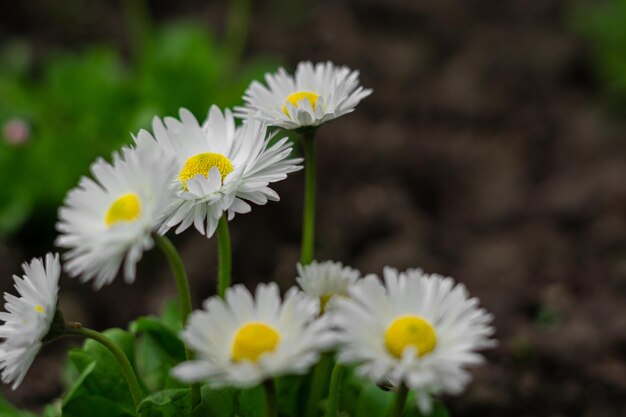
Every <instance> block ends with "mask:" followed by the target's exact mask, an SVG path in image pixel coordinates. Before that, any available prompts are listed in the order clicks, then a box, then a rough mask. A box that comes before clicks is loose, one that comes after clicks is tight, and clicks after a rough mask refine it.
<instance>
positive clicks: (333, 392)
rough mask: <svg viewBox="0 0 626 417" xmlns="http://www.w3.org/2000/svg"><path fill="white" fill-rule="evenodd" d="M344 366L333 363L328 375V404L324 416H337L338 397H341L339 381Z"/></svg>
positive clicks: (340, 380)
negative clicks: (333, 365)
mask: <svg viewBox="0 0 626 417" xmlns="http://www.w3.org/2000/svg"><path fill="white" fill-rule="evenodd" d="M345 369H346V368H344V367H343V366H341V365H340V364H338V363H337V364H335V367H334V368H333V373H332V375H331V377H330V391H329V393H328V405H327V407H326V417H337V413H338V412H339V399H340V397H341V383H342V381H343V374H344V371H345Z"/></svg>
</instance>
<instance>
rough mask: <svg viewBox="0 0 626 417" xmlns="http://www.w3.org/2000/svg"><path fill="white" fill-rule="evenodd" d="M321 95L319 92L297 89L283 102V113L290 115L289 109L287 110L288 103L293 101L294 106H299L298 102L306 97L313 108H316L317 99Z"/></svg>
mask: <svg viewBox="0 0 626 417" xmlns="http://www.w3.org/2000/svg"><path fill="white" fill-rule="evenodd" d="M319 97H320V96H319V94H315V93H312V92H310V91H297V92H295V93H293V94H290V95H289V96H288V97H287V98H286V99H285V103H284V104H283V108H282V110H283V113H285V114H286V115H287V116H289V111H288V110H287V103H291V104H293V106H294V107H298V103H299V102H300V101H301V100H304V99H306V100H308V101H309V103H311V107H312V108H313V110H315V105H316V104H317V99H318V98H319Z"/></svg>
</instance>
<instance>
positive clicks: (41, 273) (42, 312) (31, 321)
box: [0, 253, 61, 389]
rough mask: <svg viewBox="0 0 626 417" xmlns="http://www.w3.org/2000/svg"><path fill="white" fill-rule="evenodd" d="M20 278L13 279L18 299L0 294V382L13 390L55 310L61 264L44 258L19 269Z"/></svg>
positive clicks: (24, 373) (29, 362) (47, 328)
mask: <svg viewBox="0 0 626 417" xmlns="http://www.w3.org/2000/svg"><path fill="white" fill-rule="evenodd" d="M22 268H23V269H24V276H23V277H22V278H20V277H18V276H14V277H13V279H14V281H15V289H16V290H17V292H18V293H19V296H15V295H12V294H9V293H5V294H4V300H5V301H6V303H5V305H4V309H5V310H6V312H0V321H3V322H4V323H3V324H2V325H0V338H2V339H4V340H3V341H2V343H0V369H2V382H4V383H5V384H10V383H12V387H13V389H16V388H17V387H18V386H19V385H20V384H21V383H22V380H23V379H24V376H26V372H28V368H30V365H31V364H32V363H33V360H34V359H35V356H37V353H39V349H41V345H42V340H43V339H44V337H45V336H46V335H47V334H48V331H49V330H50V325H51V324H52V320H53V319H54V315H55V313H56V307H57V293H58V290H59V276H60V275H61V264H60V263H59V255H58V254H57V255H52V254H50V253H49V254H47V255H46V259H45V264H44V261H43V260H42V259H40V258H38V259H33V260H32V261H30V263H24V264H23V265H22Z"/></svg>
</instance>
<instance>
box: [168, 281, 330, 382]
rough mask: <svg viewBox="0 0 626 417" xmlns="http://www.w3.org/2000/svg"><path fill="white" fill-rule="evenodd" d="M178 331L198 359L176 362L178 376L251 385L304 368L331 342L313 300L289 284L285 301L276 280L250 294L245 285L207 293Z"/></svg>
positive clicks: (304, 369)
mask: <svg viewBox="0 0 626 417" xmlns="http://www.w3.org/2000/svg"><path fill="white" fill-rule="evenodd" d="M204 308H205V310H206V311H203V310H201V311H196V312H194V313H193V314H192V315H191V316H190V319H189V322H188V324H187V327H186V329H185V330H184V332H183V334H182V337H183V340H184V341H185V343H186V344H187V346H189V347H190V348H191V349H192V350H193V351H195V352H196V353H197V358H198V359H197V360H194V361H188V362H185V363H182V364H181V365H178V366H177V367H176V368H174V370H173V374H174V376H175V377H176V378H178V379H180V380H182V381H186V382H196V381H207V382H208V383H209V384H211V385H212V386H214V387H220V386H235V387H241V388H244V387H251V386H254V385H258V384H260V383H261V382H263V381H265V380H267V379H270V378H273V377H276V376H279V375H286V374H303V373H305V372H306V371H307V370H308V369H309V368H310V367H311V366H312V365H313V364H314V363H315V362H316V361H317V359H318V357H319V352H320V350H322V349H325V348H327V347H328V346H330V344H331V343H332V336H331V335H330V333H329V332H328V331H327V330H326V329H327V328H328V324H327V323H326V319H324V318H322V319H316V316H317V314H318V311H319V304H318V302H317V300H315V299H313V298H311V297H308V296H307V295H305V294H303V293H302V292H300V291H298V290H297V289H296V288H291V289H290V290H289V291H288V292H287V294H286V295H285V299H284V301H282V302H281V298H280V295H279V292H278V286H277V285H276V284H275V283H271V284H260V285H259V286H258V287H257V289H256V294H255V297H254V299H253V297H252V294H251V293H250V292H249V291H248V290H247V289H246V288H245V287H244V286H243V285H235V286H233V287H231V288H229V289H228V290H227V291H226V298H225V300H223V299H221V298H219V297H212V298H209V299H208V300H207V301H206V302H205V303H204Z"/></svg>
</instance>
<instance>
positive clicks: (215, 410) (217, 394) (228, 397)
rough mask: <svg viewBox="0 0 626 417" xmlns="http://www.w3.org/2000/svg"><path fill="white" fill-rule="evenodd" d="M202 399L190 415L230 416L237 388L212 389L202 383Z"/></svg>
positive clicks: (201, 416) (234, 404) (235, 402)
mask: <svg viewBox="0 0 626 417" xmlns="http://www.w3.org/2000/svg"><path fill="white" fill-rule="evenodd" d="M201 394H202V401H201V403H200V405H198V407H196V408H195V409H194V410H193V413H192V414H191V415H192V417H232V416H234V415H235V409H236V406H237V396H238V395H239V390H237V389H235V388H222V389H212V388H211V387H209V386H208V385H204V386H203V387H202V390H201Z"/></svg>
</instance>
